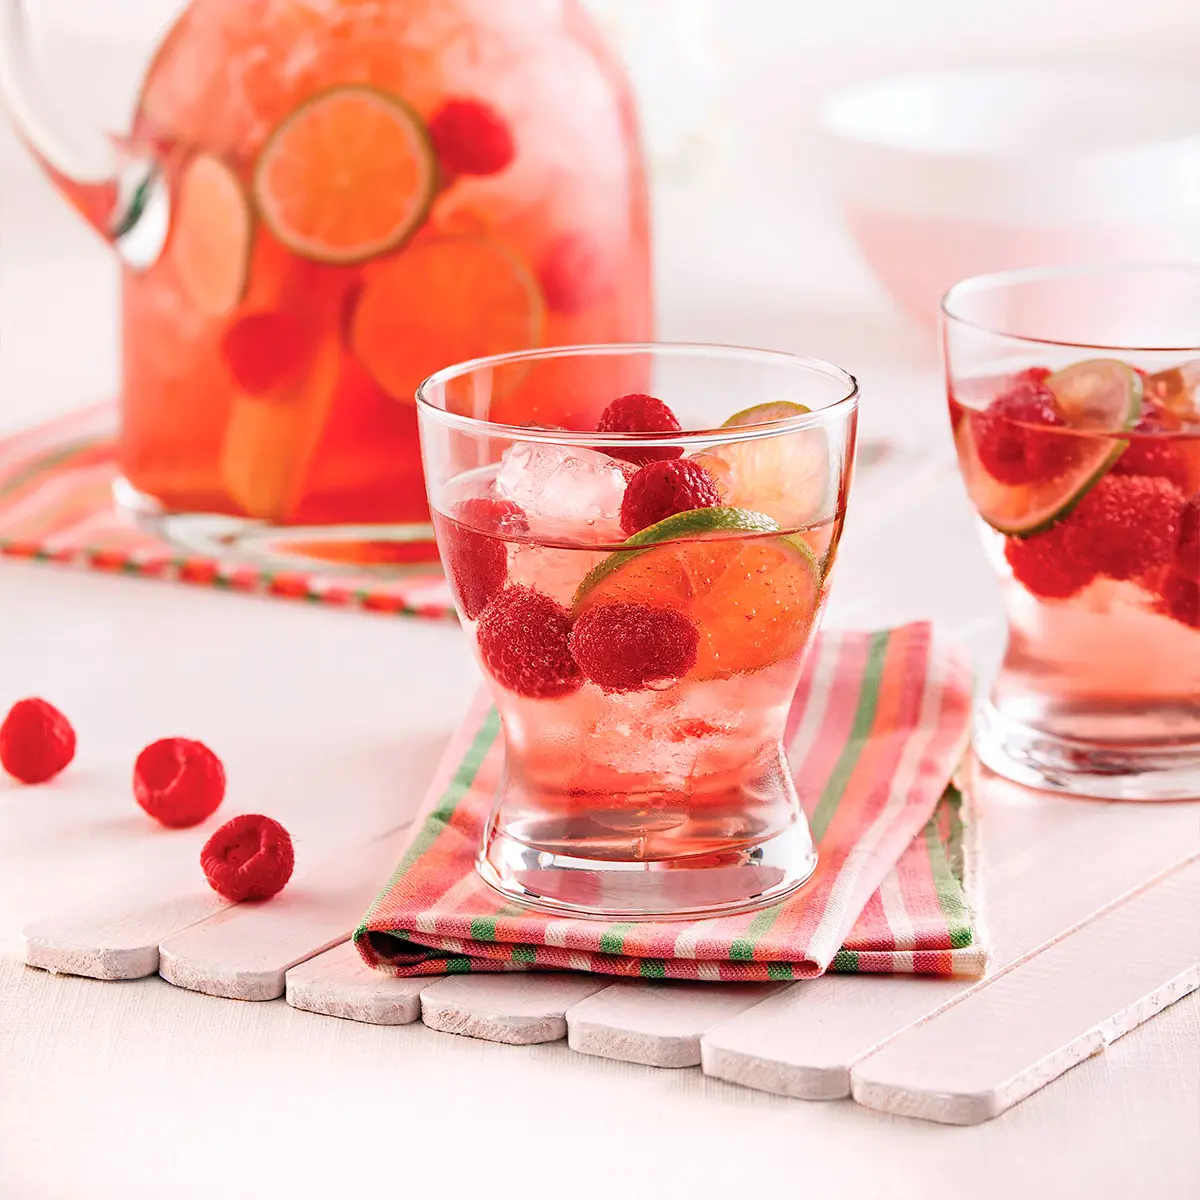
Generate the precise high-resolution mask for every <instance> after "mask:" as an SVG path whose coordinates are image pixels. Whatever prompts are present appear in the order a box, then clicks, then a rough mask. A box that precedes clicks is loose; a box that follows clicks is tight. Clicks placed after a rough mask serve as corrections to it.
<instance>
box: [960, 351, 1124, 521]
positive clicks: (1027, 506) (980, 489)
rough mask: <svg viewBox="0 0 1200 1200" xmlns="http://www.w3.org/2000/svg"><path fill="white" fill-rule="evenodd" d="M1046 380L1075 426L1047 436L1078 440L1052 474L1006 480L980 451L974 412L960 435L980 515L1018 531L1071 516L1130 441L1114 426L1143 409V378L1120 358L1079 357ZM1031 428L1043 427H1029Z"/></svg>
mask: <svg viewBox="0 0 1200 1200" xmlns="http://www.w3.org/2000/svg"><path fill="white" fill-rule="evenodd" d="M1046 386H1047V387H1049V388H1050V390H1051V391H1052V392H1053V393H1054V396H1055V399H1056V400H1057V401H1058V405H1059V408H1060V409H1061V410H1062V412H1063V415H1064V416H1065V417H1066V418H1067V421H1068V422H1069V426H1070V428H1069V429H1067V430H1065V431H1064V429H1063V427H1061V426H1053V427H1047V432H1046V433H1045V434H1044V435H1043V436H1045V437H1053V438H1062V439H1066V438H1070V439H1071V446H1072V453H1071V454H1070V455H1069V456H1067V458H1066V463H1065V466H1064V467H1063V469H1062V470H1061V471H1059V472H1058V473H1057V474H1055V475H1053V476H1051V477H1050V478H1047V479H1035V480H1033V481H1031V482H1029V483H1021V484H1015V485H1011V484H1005V483H1001V482H1000V481H999V480H998V479H996V478H995V477H994V476H993V475H991V474H990V473H989V472H988V470H987V468H986V467H985V466H984V465H983V462H982V461H981V459H980V457H979V446H978V443H977V440H976V435H977V426H976V422H975V421H973V420H971V419H969V417H968V419H967V420H965V421H961V422H960V423H959V425H958V428H957V429H956V430H955V434H954V440H955V443H956V445H957V448H958V457H959V463H960V465H961V467H962V473H963V479H964V480H965V482H966V485H967V492H968V493H969V495H970V497H971V500H972V501H973V502H974V504H975V507H976V509H977V510H978V511H979V515H980V516H981V517H982V518H983V519H984V520H985V521H986V522H987V523H988V524H989V525H990V526H992V528H993V529H997V530H999V531H1000V532H1001V533H1004V534H1008V535H1009V536H1012V537H1029V536H1031V535H1033V534H1035V533H1044V532H1045V531H1046V530H1047V529H1049V528H1050V527H1051V526H1052V525H1055V524H1057V523H1058V522H1059V521H1061V520H1062V519H1063V518H1064V517H1066V516H1067V515H1069V514H1070V512H1071V510H1072V509H1074V507H1075V506H1076V505H1077V504H1078V503H1079V502H1080V500H1082V499H1083V498H1084V496H1086V495H1087V494H1088V492H1089V491H1091V489H1092V488H1093V487H1094V486H1095V485H1096V484H1097V483H1098V482H1099V481H1100V480H1101V479H1102V478H1103V477H1104V476H1105V475H1106V474H1107V473H1108V471H1109V468H1110V467H1112V465H1113V464H1114V463H1115V462H1116V461H1117V459H1118V458H1120V457H1121V455H1122V454H1123V453H1124V451H1125V448H1126V446H1128V444H1129V443H1128V442H1126V441H1125V440H1123V439H1121V438H1115V437H1113V436H1111V435H1112V433H1114V432H1119V431H1123V430H1125V429H1128V428H1130V426H1132V425H1134V424H1136V423H1137V420H1138V417H1139V415H1140V414H1141V410H1142V380H1141V377H1140V376H1139V375H1138V373H1137V372H1136V371H1134V370H1133V368H1132V367H1128V366H1126V365H1125V364H1124V363H1123V362H1118V361H1117V360H1116V359H1092V360H1090V361H1088V362H1082V363H1076V364H1074V365H1073V366H1070V367H1066V368H1064V369H1063V370H1062V371H1058V372H1056V373H1055V374H1053V375H1051V376H1049V378H1047V380H1046ZM1030 432H1031V433H1035V434H1036V433H1037V432H1038V430H1037V429H1035V428H1033V427H1030ZM1089 432H1091V433H1094V436H1090V437H1089V436H1087V435H1088V433H1089Z"/></svg>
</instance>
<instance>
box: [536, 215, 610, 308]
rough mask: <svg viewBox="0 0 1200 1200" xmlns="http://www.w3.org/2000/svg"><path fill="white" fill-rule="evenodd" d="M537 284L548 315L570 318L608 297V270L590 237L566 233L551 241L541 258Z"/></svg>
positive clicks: (601, 254)
mask: <svg viewBox="0 0 1200 1200" xmlns="http://www.w3.org/2000/svg"><path fill="white" fill-rule="evenodd" d="M538 283H540V284H541V287H542V295H543V296H544V297H545V300H546V304H547V305H548V306H549V308H550V309H551V311H552V312H560V313H565V314H566V315H568V316H572V315H574V314H575V313H581V312H583V311H584V310H585V309H588V308H591V307H592V306H593V305H594V304H598V303H599V302H600V301H601V300H604V299H605V298H606V297H607V296H608V295H609V293H610V292H611V291H612V271H611V269H610V267H609V265H608V263H607V262H606V261H605V259H604V254H603V252H602V251H601V249H600V247H599V246H598V245H597V244H596V242H595V241H594V240H593V239H592V238H590V237H588V235H587V234H585V233H567V234H564V235H563V236H562V237H560V238H557V239H556V240H555V241H554V242H552V243H551V244H550V248H549V249H548V250H547V251H546V253H545V254H544V255H543V256H542V260H541V262H540V263H539V265H538Z"/></svg>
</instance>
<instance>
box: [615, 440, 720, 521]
mask: <svg viewBox="0 0 1200 1200" xmlns="http://www.w3.org/2000/svg"><path fill="white" fill-rule="evenodd" d="M720 504H721V493H720V492H719V491H718V490H717V484H716V481H715V480H714V479H713V477H712V476H711V475H710V474H709V473H708V472H707V471H706V470H705V469H704V467H703V466H701V465H700V464H699V463H698V462H696V461H695V460H694V459H690V458H674V459H663V460H659V461H658V462H651V463H647V464H646V465H645V466H644V467H642V468H641V470H640V471H638V473H637V474H636V475H635V476H634V477H633V478H632V479H631V480H630V481H629V483H628V485H627V486H626V488H625V496H624V498H623V499H622V501H621V528H622V529H623V530H624V531H625V532H626V533H627V534H634V533H638V532H640V531H641V530H643V529H647V528H649V527H650V526H651V525H657V524H658V523H659V522H660V521H665V520H666V519H667V518H668V517H673V516H675V514H676V513H683V512H688V511H690V510H691V509H697V508H717V507H719V506H720Z"/></svg>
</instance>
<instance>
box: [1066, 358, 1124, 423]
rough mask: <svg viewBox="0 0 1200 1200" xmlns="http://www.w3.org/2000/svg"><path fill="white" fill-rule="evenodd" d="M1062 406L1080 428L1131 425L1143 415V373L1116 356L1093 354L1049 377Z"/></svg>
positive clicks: (1070, 419)
mask: <svg viewBox="0 0 1200 1200" xmlns="http://www.w3.org/2000/svg"><path fill="white" fill-rule="evenodd" d="M1046 386H1047V387H1048V388H1049V389H1050V390H1051V391H1052V392H1053V393H1054V398H1055V399H1056V400H1057V401H1058V406H1059V408H1061V409H1062V411H1063V415H1064V416H1065V417H1066V418H1067V420H1068V421H1070V423H1071V424H1072V425H1074V426H1076V428H1078V429H1094V430H1097V431H1099V430H1102V429H1103V430H1108V431H1110V432H1113V431H1118V430H1122V429H1132V428H1133V426H1134V425H1136V424H1137V422H1138V418H1139V417H1140V416H1141V415H1142V377H1141V376H1140V375H1139V374H1138V373H1137V372H1136V371H1135V370H1134V369H1133V368H1132V367H1130V366H1127V365H1126V364H1125V363H1123V362H1120V361H1118V360H1117V359H1115V358H1092V359H1089V360H1088V361H1087V362H1080V363H1074V364H1072V365H1071V366H1069V367H1064V368H1063V369H1062V370H1061V371H1056V372H1055V373H1054V374H1053V375H1051V376H1050V377H1049V378H1048V379H1047V380H1046Z"/></svg>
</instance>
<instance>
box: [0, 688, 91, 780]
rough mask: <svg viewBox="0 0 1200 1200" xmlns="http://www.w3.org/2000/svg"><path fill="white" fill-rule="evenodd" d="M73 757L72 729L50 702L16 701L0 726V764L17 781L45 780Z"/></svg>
mask: <svg viewBox="0 0 1200 1200" xmlns="http://www.w3.org/2000/svg"><path fill="white" fill-rule="evenodd" d="M74 757H75V730H74V729H73V728H72V727H71V722H70V721H68V720H67V718H66V717H64V716H63V714H62V713H60V712H59V711H58V709H57V708H55V707H54V705H53V704H49V703H47V702H46V701H45V700H41V699H38V698H36V697H34V698H31V699H29V700H18V701H17V702H16V704H14V705H13V706H12V708H11V709H9V713H8V716H7V717H5V718H4V723H3V724H2V725H0V766H2V767H3V768H4V769H5V770H6V771H7V772H8V773H9V774H10V775H11V776H12V777H13V778H14V779H16V780H18V781H19V782H21V783H45V782H46V781H47V780H49V779H53V778H54V776H55V775H57V774H58V773H59V772H60V771H61V770H63V768H64V767H66V766H67V764H68V763H70V761H71V759H73V758H74Z"/></svg>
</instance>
